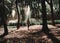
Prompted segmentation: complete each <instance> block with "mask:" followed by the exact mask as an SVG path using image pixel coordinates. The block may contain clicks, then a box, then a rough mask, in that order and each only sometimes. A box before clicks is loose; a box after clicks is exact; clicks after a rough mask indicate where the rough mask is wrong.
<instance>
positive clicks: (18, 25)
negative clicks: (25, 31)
mask: <svg viewBox="0 0 60 43" xmlns="http://www.w3.org/2000/svg"><path fill="white" fill-rule="evenodd" d="M18 7H19V6H18V0H16V8H17V13H18V23H17V29H19V27H20V24H19V22H20V13H19V9H18Z"/></svg>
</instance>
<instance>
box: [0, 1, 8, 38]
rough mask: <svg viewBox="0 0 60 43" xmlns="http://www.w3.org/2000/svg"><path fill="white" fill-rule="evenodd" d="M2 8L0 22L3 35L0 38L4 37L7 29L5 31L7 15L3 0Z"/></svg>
mask: <svg viewBox="0 0 60 43" xmlns="http://www.w3.org/2000/svg"><path fill="white" fill-rule="evenodd" d="M2 4H3V5H2V6H1V7H0V12H1V13H0V16H1V22H2V25H3V27H4V33H3V34H2V35H1V36H0V37H4V36H6V35H7V34H8V29H7V22H6V21H7V13H6V8H5V6H4V0H3V1H2Z"/></svg>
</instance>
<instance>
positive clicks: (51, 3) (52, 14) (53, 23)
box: [45, 0, 55, 26]
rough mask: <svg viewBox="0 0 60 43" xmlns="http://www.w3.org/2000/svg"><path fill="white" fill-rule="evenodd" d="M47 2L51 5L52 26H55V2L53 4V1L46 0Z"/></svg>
mask: <svg viewBox="0 0 60 43" xmlns="http://www.w3.org/2000/svg"><path fill="white" fill-rule="evenodd" d="M45 1H46V2H47V3H48V4H49V5H50V8H51V21H52V25H53V26H55V22H54V13H53V2H52V0H45ZM49 1H50V2H49Z"/></svg>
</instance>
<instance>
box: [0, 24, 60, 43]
mask: <svg viewBox="0 0 60 43" xmlns="http://www.w3.org/2000/svg"><path fill="white" fill-rule="evenodd" d="M48 28H49V29H50V30H51V33H53V34H54V35H55V37H56V38H58V39H59V40H60V34H59V32H60V28H57V27H56V26H52V25H48ZM41 29H42V25H33V26H30V27H29V29H28V27H27V26H21V27H20V28H19V29H18V30H17V29H16V28H15V29H9V34H8V35H6V36H5V37H4V38H3V39H2V38H0V41H1V42H2V43H5V42H6V43H53V41H52V40H51V39H49V38H48V36H47V35H45V34H44V33H43V32H41V33H40V34H30V33H35V32H38V31H40V30H41ZM0 32H1V30H0Z"/></svg>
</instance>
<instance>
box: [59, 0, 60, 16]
mask: <svg viewBox="0 0 60 43" xmlns="http://www.w3.org/2000/svg"><path fill="white" fill-rule="evenodd" d="M59 16H60V0H59Z"/></svg>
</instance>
